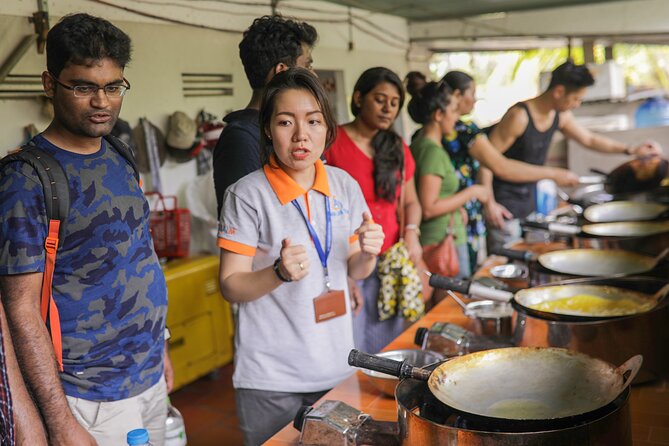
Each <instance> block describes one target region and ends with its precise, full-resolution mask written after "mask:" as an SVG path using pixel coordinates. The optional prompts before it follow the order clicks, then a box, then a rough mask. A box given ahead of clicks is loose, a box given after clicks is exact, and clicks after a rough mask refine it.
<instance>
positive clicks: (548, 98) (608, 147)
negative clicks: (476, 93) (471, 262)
mask: <svg viewBox="0 0 669 446" xmlns="http://www.w3.org/2000/svg"><path fill="white" fill-rule="evenodd" d="M594 82H595V81H594V78H593V77H592V74H591V73H590V71H589V70H588V68H587V67H586V66H585V65H575V64H574V63H573V62H571V61H567V62H565V63H563V64H562V65H560V66H559V67H557V68H556V69H555V70H554V71H553V73H552V76H551V82H550V84H549V86H548V88H547V89H546V91H544V92H543V93H542V94H540V95H539V96H537V97H535V98H533V99H530V100H528V101H525V102H519V103H518V104H515V105H514V106H513V107H511V108H510V109H509V110H508V111H507V112H506V113H505V114H504V116H503V117H502V119H501V120H500V122H499V123H498V124H496V125H495V126H494V127H493V128H492V130H491V132H490V135H489V138H490V142H491V143H492V144H493V146H495V147H496V148H497V150H499V151H501V152H502V153H504V155H505V156H507V157H508V158H512V159H516V160H519V161H525V162H528V163H531V164H537V165H542V164H544V162H545V160H546V153H547V152H548V148H549V146H550V142H551V139H552V137H553V134H554V133H555V131H556V130H560V132H562V134H563V135H564V136H565V137H566V138H571V139H574V140H575V141H577V142H579V143H580V144H581V145H583V146H584V147H587V148H589V149H592V150H597V151H599V152H604V153H618V154H620V153H624V154H627V155H634V156H637V157H640V156H646V155H661V154H662V149H661V148H660V147H659V146H658V145H657V144H656V143H652V142H644V143H641V144H638V145H636V146H631V145H627V144H624V143H621V142H618V141H614V140H612V139H610V138H607V137H606V136H603V135H599V134H596V133H592V132H590V131H589V130H587V129H585V128H583V127H581V126H580V125H578V123H577V122H576V120H575V119H574V115H573V114H572V112H571V110H573V109H575V108H576V107H578V106H580V105H581V101H582V100H583V96H585V93H586V90H587V88H588V87H589V86H591V85H593V84H594ZM482 181H483V184H487V185H491V186H492V188H493V192H494V194H495V199H496V200H497V202H498V203H499V204H501V205H503V206H504V207H506V209H504V208H501V210H500V213H499V214H498V215H490V216H488V222H489V224H490V230H489V239H490V244H491V249H495V248H496V247H499V246H500V245H501V244H504V243H507V242H509V241H512V240H513V239H517V238H520V225H519V220H522V219H524V218H526V217H527V216H528V215H529V214H530V213H532V212H533V211H534V210H535V202H536V200H535V186H536V183H509V182H507V181H503V180H500V179H498V178H494V180H493V178H492V175H491V174H488V175H484V176H483V178H482ZM505 211H506V212H505ZM505 220H507V221H505Z"/></svg>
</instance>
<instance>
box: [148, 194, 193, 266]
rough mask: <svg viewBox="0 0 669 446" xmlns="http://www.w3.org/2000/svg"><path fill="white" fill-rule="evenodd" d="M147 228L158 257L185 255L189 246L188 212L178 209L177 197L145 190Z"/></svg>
mask: <svg viewBox="0 0 669 446" xmlns="http://www.w3.org/2000/svg"><path fill="white" fill-rule="evenodd" d="M145 195H146V197H147V200H148V201H149V207H150V209H151V212H150V214H149V228H150V229H151V237H152V238H153V247H154V248H155V250H156V254H158V257H186V256H188V249H189V247H190V212H189V211H188V209H179V207H178V206H177V197H175V196H174V195H167V196H163V195H162V194H160V193H158V192H147V193H146V194H145Z"/></svg>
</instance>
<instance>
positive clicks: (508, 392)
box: [348, 347, 642, 423]
mask: <svg viewBox="0 0 669 446" xmlns="http://www.w3.org/2000/svg"><path fill="white" fill-rule="evenodd" d="M348 362H349V364H350V365H352V366H355V367H362V368H366V369H370V370H376V371H378V372H382V373H387V374H389V375H394V376H397V377H399V378H402V379H404V378H414V379H419V380H423V381H427V382H428V387H429V388H430V391H431V392H432V394H433V395H434V396H435V397H436V398H437V399H438V400H439V401H441V402H442V403H443V404H445V405H447V406H449V407H451V408H453V409H455V410H456V411H458V412H461V413H464V414H467V415H468V416H474V417H484V418H486V419H496V420H506V421H509V420H514V421H518V422H523V423H527V422H533V421H537V422H545V421H546V420H562V419H568V418H571V417H578V416H582V415H584V414H587V413H589V412H592V411H595V410H597V409H599V408H601V407H603V406H606V405H607V404H609V403H610V402H612V401H613V400H615V399H616V398H617V397H618V396H619V395H620V394H621V393H622V392H623V391H624V390H625V388H626V387H627V386H628V385H629V383H631V381H632V379H634V376H635V375H636V373H637V372H638V371H639V368H640V367H641V363H642V357H641V356H640V355H637V356H634V357H632V358H630V359H629V360H627V361H626V362H625V363H624V364H622V365H621V366H620V367H617V368H616V367H614V366H612V365H611V364H609V363H607V362H604V361H602V360H599V359H594V358H591V357H589V356H587V355H584V354H582V353H576V352H572V351H569V350H566V349H559V348H535V347H512V348H502V349H496V350H486V351H481V352H476V353H470V354H468V355H464V356H460V357H457V358H453V359H451V360H449V361H446V362H444V363H442V364H440V365H439V366H438V367H436V368H435V369H434V371H430V370H428V369H423V368H417V367H413V366H411V365H410V364H407V363H406V361H402V362H399V361H393V360H390V359H386V358H380V357H377V356H373V355H368V354H366V353H362V352H360V351H358V350H352V351H351V353H350V355H349V359H348Z"/></svg>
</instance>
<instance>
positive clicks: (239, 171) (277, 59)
mask: <svg viewBox="0 0 669 446" xmlns="http://www.w3.org/2000/svg"><path fill="white" fill-rule="evenodd" d="M317 39H318V33H317V32H316V29H315V28H314V27H313V26H311V25H309V24H308V23H305V22H296V21H294V20H290V19H285V18H283V17H279V16H264V17H260V18H257V19H255V20H254V21H253V24H251V26H250V27H249V29H247V30H246V31H245V32H244V37H243V39H242V41H241V42H240V43H239V57H240V58H241V59H242V64H243V65H244V71H245V72H246V77H247V78H248V80H249V84H250V85H251V88H252V89H253V95H252V96H251V100H250V101H249V104H248V105H247V106H246V108H245V109H242V110H237V111H234V112H232V113H230V114H228V115H227V116H225V117H224V118H223V120H224V121H225V122H226V126H225V128H224V129H223V132H222V133H221V137H220V138H219V140H218V143H216V148H215V149H214V185H215V187H216V202H217V205H218V208H217V215H220V213H221V206H222V204H223V195H224V194H225V191H226V190H227V188H228V187H229V186H230V185H232V184H233V183H235V182H237V180H239V179H240V178H242V177H244V176H246V175H247V174H249V173H251V172H253V171H254V170H258V169H260V168H261V167H262V163H261V162H260V127H259V124H258V109H259V108H260V98H261V96H262V91H263V88H264V87H265V84H267V82H269V81H270V79H272V77H274V75H275V74H277V73H279V72H281V71H284V70H286V69H288V68H292V67H302V68H307V69H310V70H311V64H312V62H313V59H312V58H311V49H312V48H313V46H314V44H315V43H316V40H317Z"/></svg>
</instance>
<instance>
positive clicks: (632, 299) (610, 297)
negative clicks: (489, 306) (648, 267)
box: [430, 274, 669, 321]
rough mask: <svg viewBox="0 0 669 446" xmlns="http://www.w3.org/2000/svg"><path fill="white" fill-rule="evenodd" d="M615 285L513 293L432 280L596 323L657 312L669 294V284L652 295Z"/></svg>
mask: <svg viewBox="0 0 669 446" xmlns="http://www.w3.org/2000/svg"><path fill="white" fill-rule="evenodd" d="M613 284H615V282H613ZM613 284H607V283H591V281H589V280H588V279H577V280H572V281H570V282H568V283H564V284H560V285H555V284H553V285H548V286H538V287H532V288H526V289H521V290H518V291H516V293H515V294H513V293H511V292H508V291H502V290H498V289H495V288H491V287H486V286H484V285H482V284H480V283H478V282H472V281H469V280H460V279H452V278H449V277H444V276H439V275H436V274H432V275H431V277H430V285H431V286H432V287H434V288H441V289H446V290H450V291H455V292H457V293H462V294H466V295H469V296H471V297H478V298H483V299H490V300H493V301H498V302H509V303H511V304H512V305H513V307H514V309H516V310H522V311H523V312H524V313H526V314H530V315H532V316H535V317H540V318H543V319H547V320H560V321H592V320H597V319H608V318H617V317H624V316H632V315H637V314H641V313H645V312H648V311H651V310H653V309H654V308H655V307H657V306H658V305H660V303H662V300H663V299H664V298H665V297H666V295H667V294H669V284H666V285H665V286H663V287H661V288H660V289H659V290H657V291H656V292H654V293H652V294H648V293H645V292H641V291H636V290H633V289H629V288H628V287H618V286H614V285H613Z"/></svg>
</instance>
